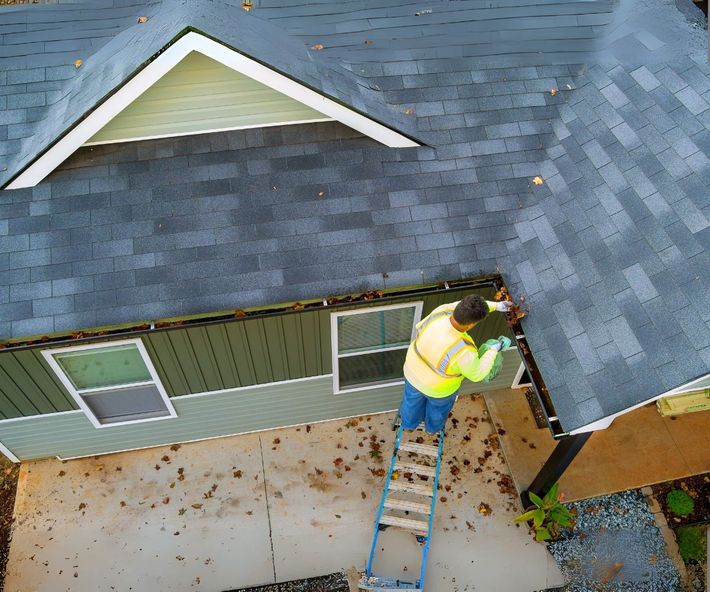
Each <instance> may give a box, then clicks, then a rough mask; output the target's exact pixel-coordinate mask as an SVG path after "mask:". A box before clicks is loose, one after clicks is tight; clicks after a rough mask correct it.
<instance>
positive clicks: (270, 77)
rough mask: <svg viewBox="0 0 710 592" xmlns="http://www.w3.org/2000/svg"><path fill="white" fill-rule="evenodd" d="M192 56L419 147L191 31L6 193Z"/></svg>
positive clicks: (398, 144) (392, 142) (38, 174)
mask: <svg viewBox="0 0 710 592" xmlns="http://www.w3.org/2000/svg"><path fill="white" fill-rule="evenodd" d="M192 51H196V52H200V53H202V54H204V55H206V56H208V57H210V58H212V59H213V60H216V61H218V62H220V63H221V64H223V65H224V66H227V67H229V68H232V69H233V70H235V71H237V72H239V73H241V74H244V75H245V76H249V77H250V78H253V79H254V80H256V81H257V82H260V83H262V84H264V85H266V86H268V87H270V88H272V89H274V90H276V91H278V92H280V93H283V94H285V95H287V96H288V97H291V98H292V99H294V100H296V101H300V102H301V103H303V104H305V105H307V106H309V107H311V108H313V109H315V110H317V111H320V112H321V113H323V114H324V115H326V116H327V117H330V118H332V119H335V120H337V121H339V122H341V123H342V124H344V125H347V126H348V127H351V128H353V129H355V130H357V131H359V132H360V133H362V134H363V135H366V136H368V137H370V138H372V139H374V140H376V141H378V142H381V143H382V144H384V145H386V146H389V147H391V148H410V147H415V146H419V145H420V144H419V143H418V142H415V141H414V140H412V139H411V138H410V137H408V136H406V135H404V134H402V133H400V132H398V131H396V130H394V129H392V128H390V127H387V126H385V125H383V124H381V123H379V122H378V121H375V120H374V119H372V118H370V117H368V116H367V115H365V114H362V113H359V112H357V111H355V110H354V109H352V108H350V107H348V106H347V105H344V104H342V103H340V102H338V101H336V100H333V99H332V98H329V97H327V96H325V95H323V94H321V93H319V92H317V91H315V90H313V89H311V88H309V87H308V86H306V85H304V84H303V83H301V82H298V81H296V80H294V79H292V78H289V77H288V76H286V75H284V74H282V73H280V72H277V71H276V70H274V69H272V68H269V67H268V66H266V65H264V64H262V63H260V62H258V61H256V60H254V59H252V58H250V57H248V56H246V55H244V54H242V53H239V52H237V51H235V50H233V49H230V48H229V47H226V46H225V45H222V44H221V43H219V42H217V41H215V40H213V39H210V38H208V37H206V36H205V35H202V34H200V33H197V32H195V31H190V32H188V33H186V34H185V35H183V36H182V37H180V38H179V39H178V40H177V41H175V42H174V43H173V44H171V45H169V46H168V47H167V48H166V49H165V51H163V52H162V53H160V54H159V55H157V57H155V58H154V59H153V60H151V61H149V62H148V63H147V64H146V65H145V67H143V68H142V69H141V70H140V71H139V72H138V73H137V74H136V75H135V76H133V77H132V78H130V79H129V80H128V81H127V82H125V83H124V84H123V85H122V86H120V87H119V88H118V89H116V91H115V92H114V93H113V94H111V95H110V96H109V97H108V98H106V100H104V101H103V102H102V103H101V104H99V105H97V106H96V107H95V108H94V109H93V110H92V111H91V112H90V113H89V114H87V116H86V117H85V118H84V119H82V120H81V121H80V122H79V123H78V124H77V125H75V126H74V127H73V128H72V129H71V130H69V131H68V132H67V133H66V134H65V135H64V136H63V137H61V138H60V139H59V140H58V141H57V142H56V143H55V144H53V145H52V146H51V147H50V148H49V149H48V150H46V151H45V152H44V153H43V154H42V155H41V156H39V157H38V158H37V159H36V160H35V161H34V162H32V163H31V164H29V165H28V166H27V167H26V168H25V169H24V170H23V171H22V172H21V173H20V174H19V175H17V176H16V177H15V179H13V180H12V181H11V182H10V183H9V184H8V185H7V186H6V189H20V188H23V187H34V186H35V185H37V184H38V183H39V182H40V181H42V179H44V178H45V177H46V176H47V175H49V174H50V173H51V172H52V171H53V170H55V169H56V168H57V167H58V166H59V165H60V164H61V163H62V162H64V160H66V159H67V158H68V157H69V156H70V155H71V154H73V153H74V152H75V151H76V150H77V149H78V148H79V147H81V146H82V145H84V144H85V143H86V142H87V141H88V140H89V139H90V138H92V137H93V136H94V134H95V133H96V132H98V131H99V130H100V129H101V128H103V126H104V125H106V124H107V123H108V122H109V121H111V119H113V118H114V117H116V116H117V115H118V114H119V113H120V112H121V111H122V110H123V109H125V108H126V107H127V106H128V105H130V104H131V103H132V102H133V101H134V100H135V99H137V98H138V97H139V96H140V95H141V94H142V93H143V92H145V91H146V90H147V89H148V88H150V87H151V86H152V85H153V84H155V83H156V82H157V81H158V80H160V78H161V77H163V76H164V75H165V74H167V73H168V72H169V71H170V70H171V69H172V68H173V67H175V66H176V65H177V64H178V63H179V62H180V61H181V60H182V59H183V58H184V57H185V56H187V55H188V54H189V53H190V52H192Z"/></svg>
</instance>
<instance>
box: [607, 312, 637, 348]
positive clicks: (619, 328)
mask: <svg viewBox="0 0 710 592" xmlns="http://www.w3.org/2000/svg"><path fill="white" fill-rule="evenodd" d="M606 326H607V330H608V331H609V333H610V335H611V337H612V339H613V340H614V343H616V346H617V347H618V348H619V351H620V352H621V355H622V356H624V357H625V358H628V357H630V356H633V355H634V354H637V353H639V352H641V351H643V349H642V347H641V344H640V343H639V342H638V339H636V336H635V335H634V332H633V331H632V330H631V327H630V326H629V324H628V322H627V321H626V319H624V317H622V316H618V317H616V318H614V319H611V320H610V321H607V323H606Z"/></svg>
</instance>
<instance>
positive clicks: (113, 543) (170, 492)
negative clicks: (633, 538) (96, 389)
mask: <svg viewBox="0 0 710 592" xmlns="http://www.w3.org/2000/svg"><path fill="white" fill-rule="evenodd" d="M391 421H392V414H383V415H376V416H371V417H360V418H357V419H356V420H350V421H348V420H337V421H330V422H324V423H320V424H314V425H311V426H301V427H296V428H287V429H281V430H271V431H268V432H261V433H259V434H248V435H243V436H235V437H231V438H221V439H216V440H209V441H204V442H197V443H192V444H186V445H183V446H181V447H179V448H178V449H177V450H174V449H171V448H170V447H162V448H154V449H150V450H144V451H139V452H126V453H119V454H114V455H106V456H102V457H94V458H90V459H78V460H73V461H68V462H62V461H58V460H44V461H39V462H33V463H27V464H25V465H24V466H23V470H22V476H21V480H20V484H19V488H18V498H17V504H16V517H17V524H16V527H15V533H14V537H13V541H12V546H11V550H10V559H9V564H8V570H7V573H8V575H7V579H6V584H5V590H6V592H26V591H27V590H33V591H37V592H44V591H47V592H49V591H50V590H51V591H52V592H55V591H57V590H66V591H73V592H85V591H86V592H89V591H92V592H94V591H103V590H106V591H111V590H120V591H124V590H132V591H141V590H149V591H151V592H161V591H165V592H167V591H170V592H179V591H188V590H190V591H205V592H207V591H209V592H220V591H223V590H230V589H235V588H240V587H247V586H251V585H259V584H268V583H273V582H279V581H288V580H296V579H302V578H307V577H313V576H317V575H323V574H327V573H333V572H337V571H344V572H348V573H350V574H353V573H355V572H357V571H359V570H361V569H363V567H364V565H365V561H366V558H367V553H368V552H369V547H370V542H371V537H372V529H373V520H374V516H375V510H376V507H377V504H378V503H379V499H380V495H381V492H382V486H383V483H384V474H385V472H386V469H387V466H388V463H389V457H390V455H391V451H392V445H393V433H392V431H391V430H390V424H391ZM449 426H450V427H449V431H448V434H447V439H446V443H445V454H444V459H443V465H442V474H441V483H440V486H441V490H440V491H439V500H438V503H437V511H436V517H435V521H434V532H433V535H432V541H433V542H432V549H431V551H430V555H429V561H428V568H427V581H426V584H427V592H459V591H461V592H462V591H468V590H470V591H473V590H474V589H477V590H486V589H495V590H498V591H500V592H529V591H530V590H533V589H543V588H545V587H551V586H554V585H559V584H561V583H562V580H561V575H560V573H559V570H558V569H557V566H556V565H555V563H554V561H551V558H550V557H549V554H548V553H547V551H546V548H545V547H544V546H543V545H539V544H537V543H534V542H533V541H532V539H531V538H530V537H529V535H528V534H527V532H526V531H525V529H524V528H519V527H517V526H516V525H515V524H513V523H512V522H511V520H512V518H513V517H514V516H515V515H516V513H518V511H519V506H518V501H517V497H516V495H515V493H514V491H513V490H512V487H511V483H512V482H511V480H510V477H509V475H508V470H507V467H506V465H505V461H504V459H503V455H502V453H501V451H500V449H499V443H498V434H496V433H495V432H494V430H493V426H492V425H491V423H490V422H489V421H488V419H487V411H486V409H485V405H484V402H483V399H482V398H481V397H480V396H474V397H470V396H466V397H462V398H460V400H459V401H458V402H457V404H456V407H455V413H454V416H453V420H450V423H449ZM378 452H379V453H378ZM479 459H480V460H479ZM180 469H182V471H180ZM181 475H182V476H183V478H182V479H181V478H180V477H181ZM173 484H174V485H173ZM214 486H216V488H215V487H214ZM122 502H123V503H122ZM482 502H483V503H486V504H488V505H489V506H490V508H491V513H490V514H482V513H481V512H479V510H478V508H479V505H480V504H481V503H482ZM83 504H85V505H83ZM176 533H179V534H176ZM383 534H384V535H386V536H387V537H395V538H396V537H397V536H399V537H400V539H401V543H400V544H397V545H396V548H397V551H396V552H392V553H388V556H387V558H386V563H387V564H388V565H387V567H388V568H391V569H393V570H397V569H399V570H402V573H405V574H408V577H409V579H411V577H412V573H413V572H416V571H417V570H418V565H417V563H418V558H419V548H418V547H416V545H414V542H413V536H412V535H411V534H405V533H401V532H399V533H398V532H397V531H396V530H394V529H389V530H388V531H386V532H385V533H383ZM383 540H384V538H383ZM388 551H389V548H388ZM521 566H524V569H520V567H521ZM405 567H406V568H407V569H406V571H405V569H404V568H405ZM75 574H76V575H75Z"/></svg>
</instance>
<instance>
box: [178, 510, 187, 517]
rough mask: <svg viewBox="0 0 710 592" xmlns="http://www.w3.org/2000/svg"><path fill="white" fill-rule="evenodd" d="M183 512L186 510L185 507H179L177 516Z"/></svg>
mask: <svg viewBox="0 0 710 592" xmlns="http://www.w3.org/2000/svg"><path fill="white" fill-rule="evenodd" d="M185 512H187V509H185V508H180V509H179V510H178V516H182V515H183V514H184V513H185Z"/></svg>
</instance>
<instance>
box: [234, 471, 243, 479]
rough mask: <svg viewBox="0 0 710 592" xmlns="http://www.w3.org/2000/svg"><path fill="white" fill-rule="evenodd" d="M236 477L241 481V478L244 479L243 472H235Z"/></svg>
mask: <svg viewBox="0 0 710 592" xmlns="http://www.w3.org/2000/svg"><path fill="white" fill-rule="evenodd" d="M234 476H235V477H236V478H237V479H241V478H242V472H241V471H234Z"/></svg>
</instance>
